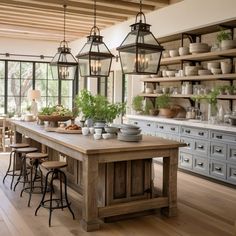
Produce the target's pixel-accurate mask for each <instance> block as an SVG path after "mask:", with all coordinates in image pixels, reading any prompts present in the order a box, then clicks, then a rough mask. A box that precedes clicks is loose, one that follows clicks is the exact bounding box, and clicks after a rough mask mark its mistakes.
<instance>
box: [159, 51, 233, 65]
mask: <svg viewBox="0 0 236 236" xmlns="http://www.w3.org/2000/svg"><path fill="white" fill-rule="evenodd" d="M233 56H236V48H234V49H228V50H220V51H214V52H206V53H198V54H190V55H186V56H178V57H169V58H162V59H161V65H173V64H179V63H181V62H182V61H210V60H219V59H224V58H227V57H233Z"/></svg>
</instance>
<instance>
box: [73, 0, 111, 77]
mask: <svg viewBox="0 0 236 236" xmlns="http://www.w3.org/2000/svg"><path fill="white" fill-rule="evenodd" d="M76 57H77V58H78V61H79V68H80V75H81V76H82V77H96V78H98V77H108V76H109V74H110V69H111V62H112V57H114V56H113V55H112V54H111V52H110V51H109V49H108V48H107V46H106V44H105V43H104V42H103V37H102V36H101V35H100V30H99V28H98V27H97V25H96V0H94V26H93V27H92V28H91V31H90V35H89V36H87V42H86V43H85V45H84V47H83V48H82V49H81V51H80V52H79V54H78V55H77V56H76Z"/></svg>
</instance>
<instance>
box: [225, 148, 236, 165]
mask: <svg viewBox="0 0 236 236" xmlns="http://www.w3.org/2000/svg"><path fill="white" fill-rule="evenodd" d="M227 160H228V161H230V162H234V163H236V146H235V145H228V155H227Z"/></svg>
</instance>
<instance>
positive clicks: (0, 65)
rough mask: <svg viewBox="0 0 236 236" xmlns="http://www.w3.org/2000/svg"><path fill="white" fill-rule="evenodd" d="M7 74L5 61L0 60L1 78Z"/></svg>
mask: <svg viewBox="0 0 236 236" xmlns="http://www.w3.org/2000/svg"><path fill="white" fill-rule="evenodd" d="M4 75H5V62H4V61H0V78H3V77H4Z"/></svg>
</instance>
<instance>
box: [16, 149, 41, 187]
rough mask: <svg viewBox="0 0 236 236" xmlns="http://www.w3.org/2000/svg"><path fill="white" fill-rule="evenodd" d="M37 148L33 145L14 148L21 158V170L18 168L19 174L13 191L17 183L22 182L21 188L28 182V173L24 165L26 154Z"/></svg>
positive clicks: (35, 150)
mask: <svg viewBox="0 0 236 236" xmlns="http://www.w3.org/2000/svg"><path fill="white" fill-rule="evenodd" d="M37 151H38V149H37V148H35V147H26V148H18V149H16V153H17V154H20V158H21V170H20V174H19V176H18V179H17V181H16V183H15V186H14V189H13V190H14V191H15V190H16V186H17V185H18V184H19V183H23V188H24V187H25V184H26V183H28V182H29V180H28V174H29V172H28V171H27V167H26V157H25V156H26V154H28V153H31V152H37ZM22 179H23V180H22Z"/></svg>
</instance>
